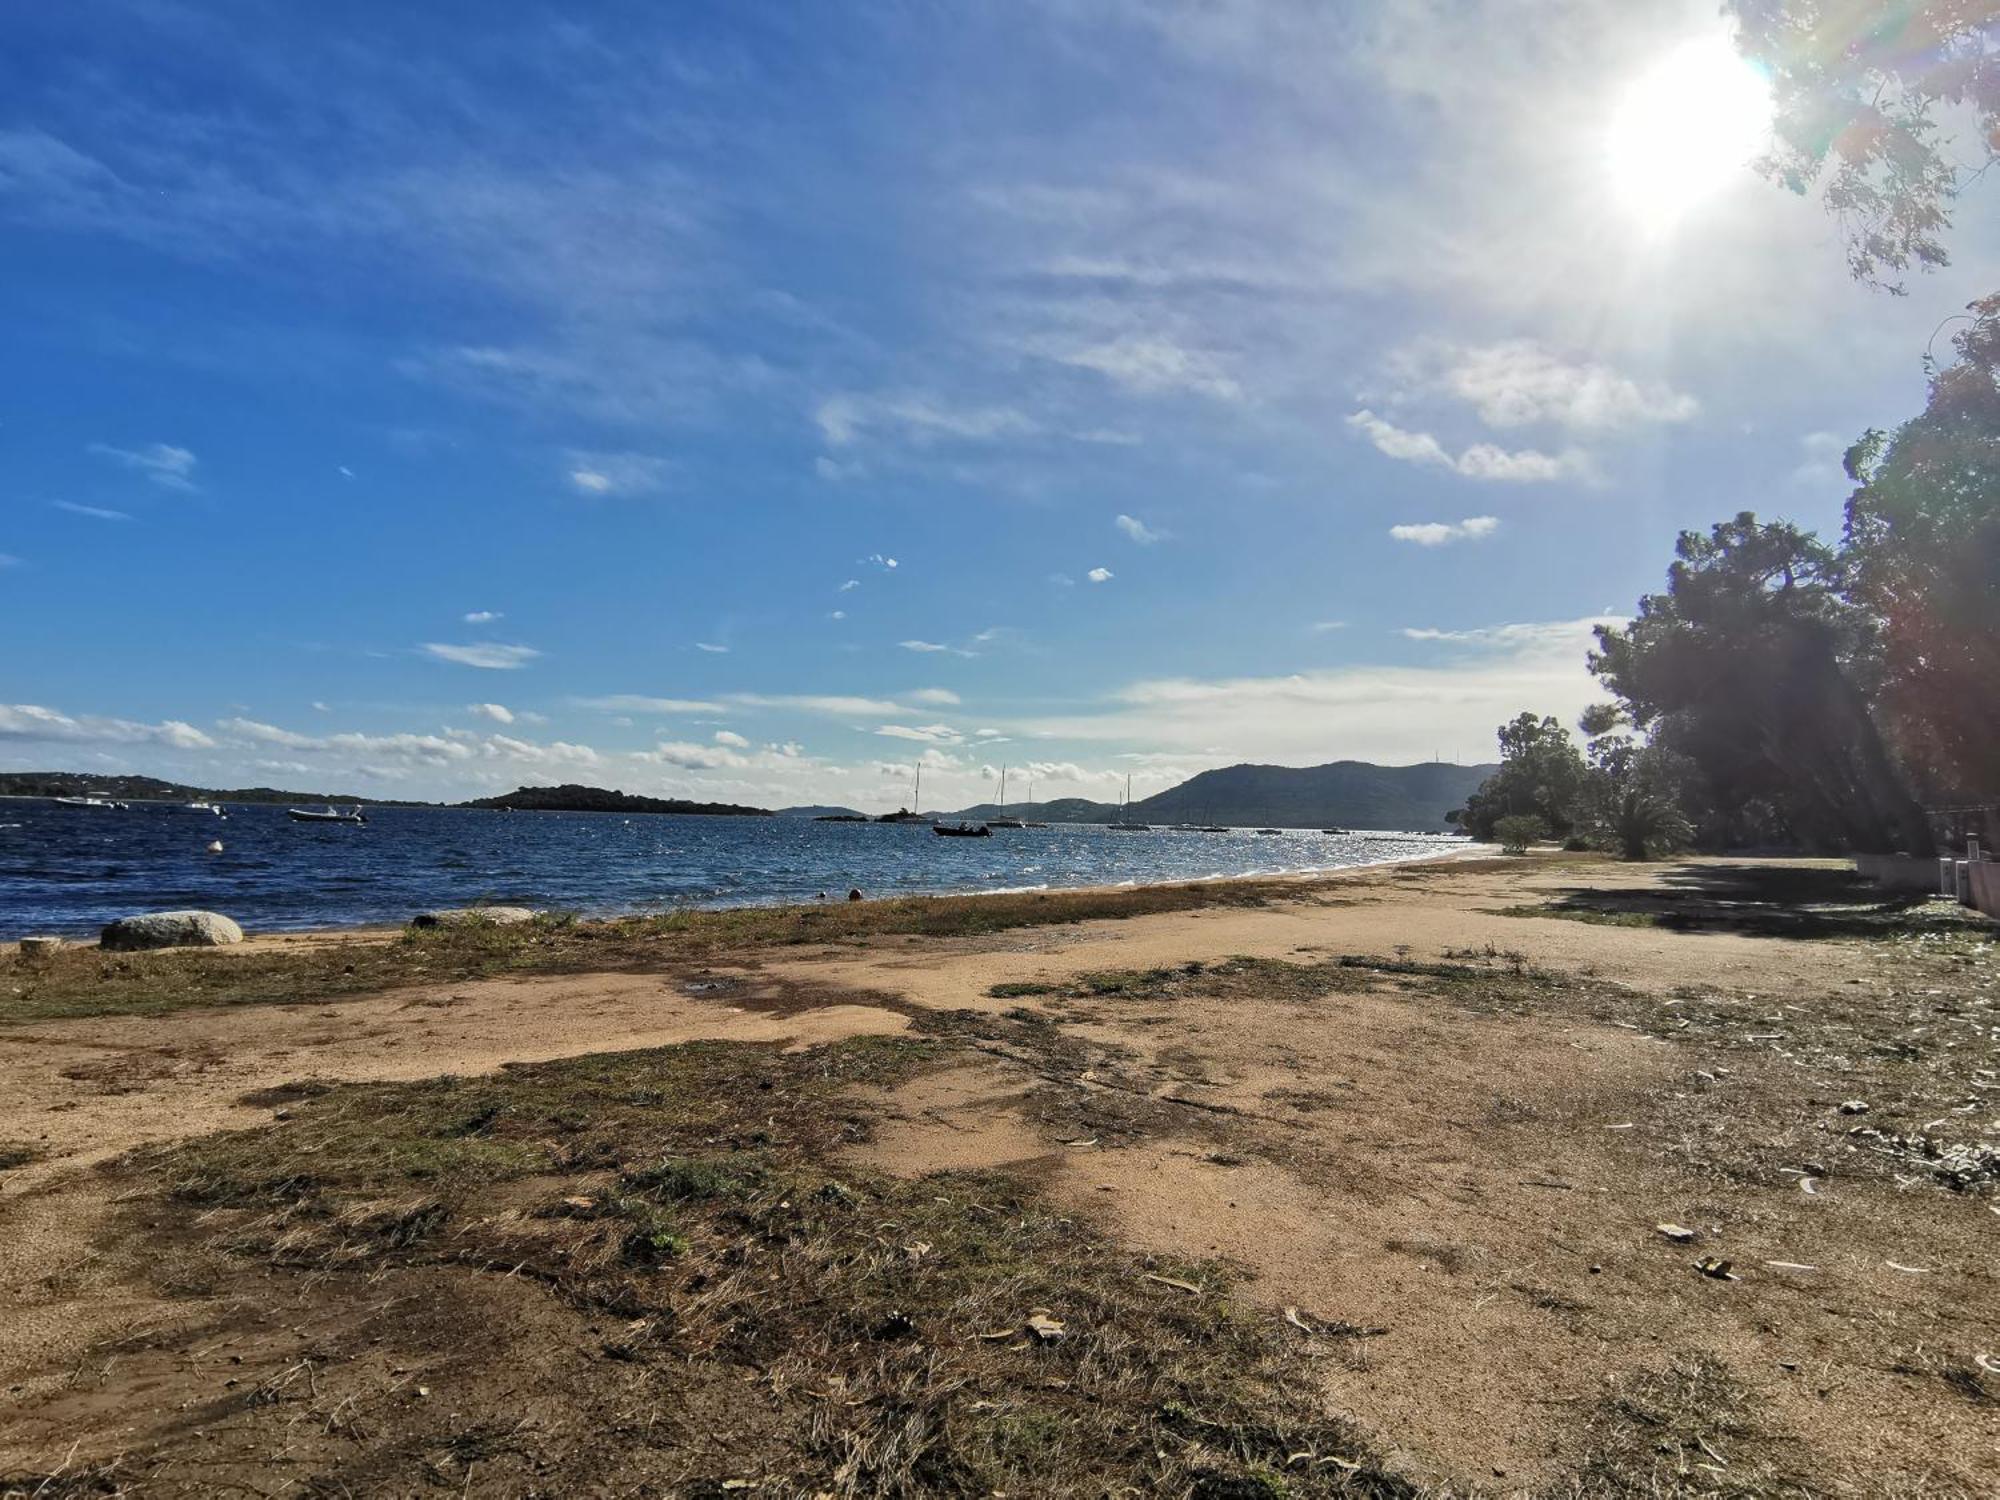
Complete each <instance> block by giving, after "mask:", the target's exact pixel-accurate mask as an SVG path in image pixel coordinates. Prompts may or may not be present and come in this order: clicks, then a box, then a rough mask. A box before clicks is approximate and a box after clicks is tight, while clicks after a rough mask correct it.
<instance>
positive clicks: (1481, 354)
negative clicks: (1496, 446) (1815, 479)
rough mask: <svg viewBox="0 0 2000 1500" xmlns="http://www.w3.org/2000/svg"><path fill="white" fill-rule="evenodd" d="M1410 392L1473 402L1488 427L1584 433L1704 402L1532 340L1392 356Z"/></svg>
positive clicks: (1684, 412)
mask: <svg viewBox="0 0 2000 1500" xmlns="http://www.w3.org/2000/svg"><path fill="white" fill-rule="evenodd" d="M1395 365H1396V367H1397V369H1398V371H1399V373H1400V374H1401V376H1402V378H1403V382H1404V384H1405V387H1406V389H1407V390H1409V391H1412V392H1436V393H1440V394H1443V395H1446V396H1449V397H1452V398H1454V399H1456V400H1458V401H1462V402H1464V403H1465V404H1466V405H1468V406H1470V407H1471V408H1472V409H1473V411H1474V412H1476V413H1477V414H1478V416H1479V419H1480V421H1482V422H1484V423H1485V424H1486V425H1487V426H1488V427H1495V428H1503V429H1504V428H1512V427H1530V426H1554V427H1562V428H1565V429H1569V430H1571V431H1582V432H1603V431H1610V430H1615V429H1618V428H1626V427H1641V426H1649V425H1660V424H1670V423H1677V422H1687V421H1691V420H1692V419H1693V418H1694V417H1695V416H1696V415H1697V414H1698V413H1699V412H1700V410H1701V403H1700V402H1698V401H1696V400H1695V398H1694V397H1693V396H1690V395H1688V394H1686V393H1685V392H1682V391H1677V390H1675V389H1674V388H1673V387H1672V386H1671V385H1669V384H1667V383H1666V382H1665V381H1659V380H1638V379H1635V378H1633V377H1632V376H1629V375H1626V374H1623V373H1621V372H1619V371H1618V370H1615V369H1613V368H1611V367H1610V366H1609V365H1605V364H1601V363H1599V362H1597V361H1594V360H1589V359H1574V358H1567V357H1564V356H1562V355H1559V354H1556V353H1554V352H1553V351H1551V350H1549V349H1548V348H1546V347H1545V346H1543V345H1542V344H1540V343H1538V342H1536V341H1535V340H1533V339H1512V340H1508V341H1506V342H1504V343H1498V344H1483V345H1463V344H1453V343H1449V342H1446V341H1442V340H1432V341H1428V342H1425V343H1422V344H1419V345H1416V346H1414V347H1412V348H1411V349H1408V350H1405V351H1404V352H1403V353H1402V354H1401V355H1399V356H1398V357H1397V359H1396V361H1395Z"/></svg>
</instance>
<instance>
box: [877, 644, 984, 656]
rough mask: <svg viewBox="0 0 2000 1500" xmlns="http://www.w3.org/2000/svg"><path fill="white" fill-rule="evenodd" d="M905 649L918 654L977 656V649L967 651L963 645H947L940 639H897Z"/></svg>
mask: <svg viewBox="0 0 2000 1500" xmlns="http://www.w3.org/2000/svg"><path fill="white" fill-rule="evenodd" d="M896 644H897V645H899V646H901V647H902V648H903V649H904V650H905V651H914V652H916V653H917V654H918V655H920V656H936V655H948V656H977V655H978V654H979V653H978V652H977V651H968V650H966V649H965V648H964V647H963V646H947V645H945V644H944V643H943V642H941V641H923V640H909V641H898V642H897V643H896Z"/></svg>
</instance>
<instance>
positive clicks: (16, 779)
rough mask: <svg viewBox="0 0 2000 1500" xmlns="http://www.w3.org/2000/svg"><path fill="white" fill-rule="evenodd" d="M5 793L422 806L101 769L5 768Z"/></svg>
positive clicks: (1, 787) (0, 783)
mask: <svg viewBox="0 0 2000 1500" xmlns="http://www.w3.org/2000/svg"><path fill="white" fill-rule="evenodd" d="M0 797H110V798H114V799H116V800H117V801H120V802H297V803H308V802H311V803H320V804H324V803H328V802H338V803H344V804H347V805H350V806H351V805H352V804H354V803H357V802H358V803H361V804H363V805H364V806H368V807H422V806H425V805H426V804H424V803H421V802H410V801H406V800H399V799H396V798H389V797H356V796H354V795H353V794H351V793H348V792H341V793H338V794H334V793H328V792H284V791H279V790H278V789H277V788H275V787H268V786H249V787H236V788H234V789H218V788H216V787H205V786H184V785H182V784H181V783H180V782H178V781H161V780H160V779H159V778H158V777H156V776H107V775H104V774H102V773H100V772H96V771H0Z"/></svg>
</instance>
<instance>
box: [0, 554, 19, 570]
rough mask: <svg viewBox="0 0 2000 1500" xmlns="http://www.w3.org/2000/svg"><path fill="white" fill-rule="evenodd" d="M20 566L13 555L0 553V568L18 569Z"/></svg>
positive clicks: (17, 559)
mask: <svg viewBox="0 0 2000 1500" xmlns="http://www.w3.org/2000/svg"><path fill="white" fill-rule="evenodd" d="M20 566H21V559H20V558H18V557H16V556H15V555H14V554H13V553H11V552H0V568H18V567H20Z"/></svg>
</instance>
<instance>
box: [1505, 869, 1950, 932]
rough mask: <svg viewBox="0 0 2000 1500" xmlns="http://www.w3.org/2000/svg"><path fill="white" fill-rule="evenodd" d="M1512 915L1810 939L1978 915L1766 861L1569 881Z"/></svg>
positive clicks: (1936, 926)
mask: <svg viewBox="0 0 2000 1500" xmlns="http://www.w3.org/2000/svg"><path fill="white" fill-rule="evenodd" d="M1513 914H1514V915H1519V916H1530V915H1532V916H1545V917H1569V918H1572V919H1575V920H1577V921H1584V922H1607V923H1614V924H1617V925H1621V926H1650V927H1659V928H1663V929H1666V930H1667V931H1671V932H1734V933H1741V934H1744V935H1745V936H1750V937H1774V938H1795V939H1807V940H1810V939H1825V938H1894V937H1914V936H1921V935H1924V934H1927V933H1940V932H1960V931H1963V930H1964V929H1965V928H1966V927H1968V926H1970V925H1974V924H1975V923H1976V921H1977V919H1976V918H1974V917H1972V916H1971V914H1969V913H1968V912H1966V911H1965V910H1964V908H1962V907H1959V906H1956V905H1954V904H1952V903H1950V902H1945V901H1935V900H1933V899H1932V898H1930V897H1929V896H1925V895H1921V894H1918V893H1915V892H1909V891H1894V892H1891V891H1884V890H1883V889H1882V888H1881V887H1880V886H1877V885H1874V884H1872V883H1871V882H1869V881H1866V880H1863V879H1862V878H1861V877H1860V876H1859V875H1857V874H1856V873H1855V872H1854V871H1852V870H1839V869H1826V868H1818V867H1812V866H1785V865H1764V864H1741V865H1739V864H1701V865H1675V866H1673V867H1672V868H1671V869H1669V870H1666V871H1665V872H1663V874H1662V876H1661V879H1660V883H1659V884H1658V885H1657V886H1655V887H1653V888H1651V889H1647V890H1631V889H1621V888H1615V887H1595V886H1571V887H1569V888H1568V889H1566V890H1565V891H1564V892H1563V893H1562V895H1561V896H1560V897H1559V898H1557V899H1556V900H1554V901H1551V902H1548V903H1546V904H1544V905H1542V906H1536V907H1516V908H1513Z"/></svg>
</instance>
